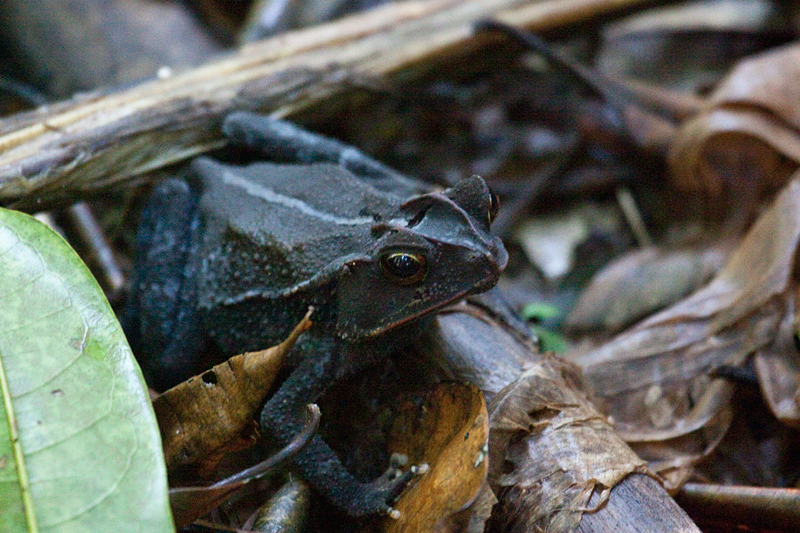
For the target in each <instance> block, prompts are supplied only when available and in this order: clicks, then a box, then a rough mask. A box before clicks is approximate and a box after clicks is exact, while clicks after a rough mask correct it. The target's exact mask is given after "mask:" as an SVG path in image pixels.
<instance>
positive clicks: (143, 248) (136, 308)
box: [121, 179, 203, 390]
mask: <svg viewBox="0 0 800 533" xmlns="http://www.w3.org/2000/svg"><path fill="white" fill-rule="evenodd" d="M197 204H198V195H197V192H196V191H195V190H193V189H192V188H191V187H190V186H189V184H188V183H187V182H185V181H183V180H179V179H168V180H165V181H163V182H161V183H159V184H158V185H157V186H156V187H155V188H154V190H153V193H152V195H151V196H150V198H149V200H148V202H147V205H146V206H145V207H144V209H143V210H142V215H141V223H140V226H139V231H138V234H137V236H136V250H135V253H136V265H135V268H134V272H133V276H132V281H131V290H130V294H129V297H128V303H127V305H126V308H125V311H124V313H123V315H122V320H121V321H122V325H123V328H124V330H125V334H126V335H127V337H128V342H129V343H130V345H131V348H132V349H133V351H134V353H135V354H136V357H137V359H138V360H139V363H140V365H141V367H142V372H143V373H144V376H145V379H146V380H147V383H148V384H149V385H150V386H151V387H153V388H155V389H157V390H165V389H167V388H169V387H172V386H173V385H176V384H177V383H180V382H181V381H183V380H185V379H186V378H188V377H191V376H192V375H194V374H195V373H197V372H198V371H199V369H198V368H196V363H197V359H199V353H200V351H201V347H202V342H203V336H202V335H201V332H200V331H199V321H198V316H197V311H196V309H197V281H196V274H197V272H196V271H197V265H198V259H197V253H196V252H197V246H198V240H199V233H200V231H199V229H200V228H199V226H200V221H199V215H198V210H197Z"/></svg>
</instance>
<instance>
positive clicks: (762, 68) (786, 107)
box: [669, 45, 800, 216]
mask: <svg viewBox="0 0 800 533" xmlns="http://www.w3.org/2000/svg"><path fill="white" fill-rule="evenodd" d="M798 101H800V46H798V45H791V46H784V47H781V48H777V49H774V50H771V51H769V52H766V53H763V54H759V55H756V56H753V57H750V58H748V59H745V60H743V61H742V62H741V63H739V65H738V66H737V67H736V68H734V69H733V70H732V71H731V73H730V75H729V76H728V77H727V78H726V79H725V80H724V81H723V82H722V83H721V84H720V85H719V87H717V89H716V90H715V91H714V93H713V94H712V95H711V97H710V98H709V100H708V103H707V106H706V108H705V109H704V110H703V111H702V112H701V113H700V114H698V115H697V116H696V117H695V118H694V119H692V120H689V121H687V122H686V123H685V124H684V125H683V126H682V127H681V128H680V130H679V132H678V134H677V136H676V138H675V142H674V144H673V146H672V149H671V151H670V156H669V163H670V166H671V169H672V175H673V178H674V181H675V184H676V185H677V186H678V187H680V188H683V189H685V190H689V191H695V192H700V193H703V194H704V196H705V200H706V207H708V209H709V214H710V215H712V216H718V215H719V214H720V211H724V212H723V213H721V214H723V215H724V214H729V213H736V212H737V210H738V211H742V210H743V211H745V212H746V213H747V214H750V213H752V212H753V210H754V208H755V206H756V201H757V200H758V199H759V198H760V197H763V196H764V195H765V194H767V193H771V192H774V191H776V190H778V189H780V188H781V187H782V186H783V185H784V184H785V183H786V182H787V181H788V179H789V177H790V176H791V175H792V174H793V173H794V171H795V170H796V169H797V166H798V164H800V135H799V134H798V131H799V130H800V107H798V105H797V102H798ZM720 200H727V202H720Z"/></svg>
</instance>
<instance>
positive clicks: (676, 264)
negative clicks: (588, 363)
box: [565, 244, 729, 331]
mask: <svg viewBox="0 0 800 533" xmlns="http://www.w3.org/2000/svg"><path fill="white" fill-rule="evenodd" d="M728 253H729V250H728V248H727V247H726V246H724V245H722V244H717V245H714V246H709V247H705V248H698V249H693V250H690V249H682V250H672V251H665V250H661V249H658V248H653V247H650V248H644V249H641V250H636V251H635V252H633V253H631V254H628V255H626V256H624V257H622V258H621V259H619V260H616V261H613V262H612V263H610V264H609V265H608V266H606V267H604V268H603V269H602V270H601V271H600V272H599V273H598V274H597V275H596V276H595V277H594V278H592V281H591V282H590V283H589V285H588V286H587V287H586V288H585V289H584V290H583V292H582V293H581V295H580V297H579V298H578V302H577V303H576V304H575V307H574V308H573V310H572V312H570V314H569V316H568V317H567V319H566V322H565V326H566V327H567V328H568V329H570V330H573V331H574V330H594V329H601V330H603V331H617V330H619V329H621V328H623V327H625V326H627V325H629V324H632V323H633V322H635V321H636V320H638V319H640V318H643V317H645V316H646V315H649V314H651V313H653V312H655V311H658V310H659V309H662V308H664V307H666V306H667V305H670V304H672V303H675V302H676V301H678V300H679V299H681V298H683V297H684V296H686V295H688V294H690V293H692V292H693V291H694V290H695V289H697V288H698V287H700V286H701V285H702V284H704V283H706V282H707V281H708V280H709V279H710V278H711V276H712V275H714V274H715V273H716V272H717V271H719V269H720V268H722V265H723V264H724V262H725V260H726V259H727V257H728Z"/></svg>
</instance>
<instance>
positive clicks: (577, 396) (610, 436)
mask: <svg viewBox="0 0 800 533" xmlns="http://www.w3.org/2000/svg"><path fill="white" fill-rule="evenodd" d="M559 366H560V368H559ZM554 367H555V368H554ZM575 372H576V369H574V368H571V367H570V365H568V364H567V363H564V362H558V361H557V360H555V359H545V360H542V361H540V362H538V363H537V364H535V365H533V366H532V367H531V368H530V369H529V370H528V371H526V372H525V373H524V374H523V375H522V376H520V378H519V379H517V380H516V381H515V382H513V383H511V384H510V385H508V386H507V387H506V388H505V389H503V390H502V391H501V392H500V393H499V394H498V395H497V396H496V397H495V398H494V399H493V400H492V402H491V403H490V405H489V413H490V415H489V416H490V427H491V435H490V440H489V448H490V450H491V456H490V460H489V464H490V466H491V470H490V477H489V481H490V484H491V485H492V488H494V489H495V490H497V491H500V494H501V496H500V498H501V500H507V501H510V502H512V504H511V505H507V506H506V508H505V509H503V510H502V517H497V518H498V520H499V523H501V524H502V525H503V526H504V528H503V530H504V531H506V530H508V531H538V530H539V529H536V528H546V530H547V531H552V532H558V531H574V529H575V528H576V527H577V526H578V524H579V523H580V521H581V517H582V516H583V513H584V512H585V511H586V510H587V507H588V504H589V499H590V498H591V496H592V495H593V494H594V493H595V492H601V494H602V496H601V500H600V504H599V505H602V504H603V503H604V502H605V500H606V499H607V498H608V496H609V494H610V490H611V489H612V488H613V487H614V486H615V485H616V484H617V483H619V482H620V481H621V480H622V479H623V478H624V477H626V476H627V475H629V474H631V473H633V472H638V473H647V472H648V470H647V466H646V464H645V462H644V461H642V460H641V459H639V458H638V457H637V456H636V455H635V454H634V453H633V452H632V451H631V449H630V448H629V447H628V446H627V445H626V444H625V443H624V442H623V441H622V439H620V438H619V437H618V436H617V435H616V433H615V432H614V431H613V429H612V428H611V426H610V425H609V424H608V422H607V420H606V418H605V417H604V416H603V415H602V414H601V413H599V412H598V411H596V410H595V409H594V408H593V407H591V404H589V403H588V401H587V400H586V397H585V395H583V393H581V392H579V391H580V388H579V387H578V386H565V383H564V382H559V381H555V380H553V376H554V375H558V374H561V375H563V376H564V377H565V378H567V381H574V380H575V379H578V378H577V376H574V373H575ZM570 374H573V376H572V377H570ZM559 385H560V386H559ZM494 518H495V517H493V520H494ZM495 525H498V523H497V522H495Z"/></svg>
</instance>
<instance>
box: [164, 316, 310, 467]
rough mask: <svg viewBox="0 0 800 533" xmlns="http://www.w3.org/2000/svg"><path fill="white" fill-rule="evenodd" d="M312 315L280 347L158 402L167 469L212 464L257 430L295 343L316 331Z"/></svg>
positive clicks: (194, 380)
mask: <svg viewBox="0 0 800 533" xmlns="http://www.w3.org/2000/svg"><path fill="white" fill-rule="evenodd" d="M310 315H311V312H310V311H309V313H308V314H306V316H305V317H304V318H303V320H302V321H300V323H299V324H298V325H297V326H296V327H295V328H294V330H293V331H292V332H291V333H290V334H289V337H288V338H287V339H286V340H285V341H283V342H282V343H280V344H279V345H277V346H273V347H272V348H268V349H266V350H261V351H259V352H249V353H244V354H241V355H235V356H233V357H231V358H230V359H228V360H227V361H225V362H224V363H220V364H219V365H217V366H215V367H214V368H212V369H211V370H208V371H206V372H204V373H203V374H201V375H199V376H194V377H191V378H189V379H188V380H186V381H184V382H183V383H180V384H178V385H176V386H175V387H173V388H171V389H169V390H168V391H166V392H165V393H164V394H162V395H161V396H159V397H158V398H156V400H155V401H154V402H153V408H154V409H155V412H156V418H157V419H158V425H159V428H160V429H161V439H162V441H163V445H164V455H165V457H166V460H167V467H168V468H169V469H170V470H172V469H174V468H176V467H178V466H180V465H186V464H191V463H194V462H197V461H199V460H203V459H206V458H207V457H208V456H209V455H211V454H214V453H215V452H217V451H218V450H220V449H222V448H224V447H225V445H226V444H228V443H229V442H231V441H233V440H236V438H237V437H238V436H239V435H240V434H241V433H242V432H243V431H245V430H246V429H247V428H248V426H249V425H252V420H253V416H254V415H255V413H256V411H257V410H258V408H259V407H260V406H261V404H262V403H263V401H264V398H265V397H266V395H267V393H268V392H269V389H270V386H271V385H272V382H273V381H274V380H275V376H276V375H277V373H278V370H280V367H281V364H282V363H283V360H284V359H285V358H286V356H287V355H288V353H289V352H290V351H291V349H292V347H293V346H294V343H295V341H296V340H297V338H298V337H299V336H300V334H301V333H303V332H304V331H305V330H307V329H308V328H309V327H310V326H311V321H310V319H309V317H310Z"/></svg>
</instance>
